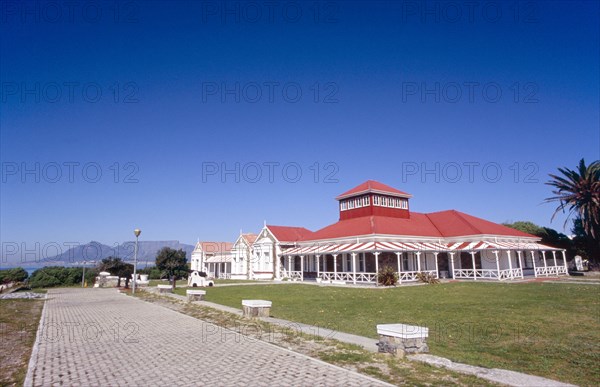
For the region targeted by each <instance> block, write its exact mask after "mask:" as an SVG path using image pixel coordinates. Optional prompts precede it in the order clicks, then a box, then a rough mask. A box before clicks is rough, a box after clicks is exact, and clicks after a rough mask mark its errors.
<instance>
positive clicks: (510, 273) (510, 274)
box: [497, 268, 523, 280]
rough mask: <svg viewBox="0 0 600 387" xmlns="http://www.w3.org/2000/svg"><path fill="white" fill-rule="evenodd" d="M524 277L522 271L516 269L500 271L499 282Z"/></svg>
mask: <svg viewBox="0 0 600 387" xmlns="http://www.w3.org/2000/svg"><path fill="white" fill-rule="evenodd" d="M522 276H523V272H522V271H521V269H519V268H515V269H504V270H500V272H499V275H498V277H497V278H498V279H499V280H503V279H514V278H516V277H522Z"/></svg>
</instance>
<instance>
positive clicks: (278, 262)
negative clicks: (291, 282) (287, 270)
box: [273, 254, 281, 279]
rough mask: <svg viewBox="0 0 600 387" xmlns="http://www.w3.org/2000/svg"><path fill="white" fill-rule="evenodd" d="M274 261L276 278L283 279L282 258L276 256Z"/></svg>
mask: <svg viewBox="0 0 600 387" xmlns="http://www.w3.org/2000/svg"><path fill="white" fill-rule="evenodd" d="M273 259H274V260H275V278H277V279H281V268H280V267H279V266H280V265H281V257H279V256H278V255H277V254H275V257H273Z"/></svg>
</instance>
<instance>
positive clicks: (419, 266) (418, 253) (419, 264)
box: [415, 251, 421, 272]
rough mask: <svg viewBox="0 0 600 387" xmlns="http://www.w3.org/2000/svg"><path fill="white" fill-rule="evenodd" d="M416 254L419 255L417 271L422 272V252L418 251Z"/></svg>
mask: <svg viewBox="0 0 600 387" xmlns="http://www.w3.org/2000/svg"><path fill="white" fill-rule="evenodd" d="M415 255H416V256H417V271H418V272H421V252H420V251H417V252H416V253H415Z"/></svg>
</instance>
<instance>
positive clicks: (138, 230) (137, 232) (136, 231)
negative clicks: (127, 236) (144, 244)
mask: <svg viewBox="0 0 600 387" xmlns="http://www.w3.org/2000/svg"><path fill="white" fill-rule="evenodd" d="M133 233H134V234H135V237H136V238H137V237H139V236H140V234H141V233H142V230H140V229H139V228H136V229H135V230H133Z"/></svg>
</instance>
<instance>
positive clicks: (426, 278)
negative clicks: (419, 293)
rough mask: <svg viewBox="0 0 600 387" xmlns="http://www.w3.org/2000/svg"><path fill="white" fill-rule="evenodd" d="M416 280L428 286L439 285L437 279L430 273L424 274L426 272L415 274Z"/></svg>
mask: <svg viewBox="0 0 600 387" xmlns="http://www.w3.org/2000/svg"><path fill="white" fill-rule="evenodd" d="M417 279H418V280H419V281H421V282H424V283H426V284H430V285H434V284H439V283H440V280H439V279H437V278H436V277H435V276H434V275H433V274H431V273H426V272H419V273H417Z"/></svg>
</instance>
